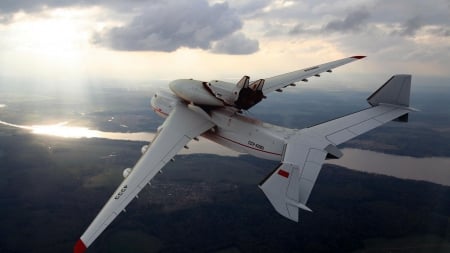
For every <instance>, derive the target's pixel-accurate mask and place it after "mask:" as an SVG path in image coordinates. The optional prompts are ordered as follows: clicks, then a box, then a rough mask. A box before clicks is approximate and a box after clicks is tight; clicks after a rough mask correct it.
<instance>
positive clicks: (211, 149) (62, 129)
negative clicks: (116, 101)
mask: <svg viewBox="0 0 450 253" xmlns="http://www.w3.org/2000/svg"><path fill="white" fill-rule="evenodd" d="M0 124H3V125H7V126H10V127H15V128H20V129H25V130H29V131H31V133H33V134H39V135H49V136H57V137H64V138H103V139H110V140H125V141H143V142H150V141H152V140H153V138H154V137H155V134H154V133H148V132H135V133H121V132H103V131H99V130H92V129H89V128H87V127H78V126H68V122H60V123H58V124H53V125H31V126H24V125H17V124H12V123H8V122H5V121H0ZM199 153H200V154H215V155H223V156H238V155H239V153H237V152H234V151H232V150H229V149H227V148H225V147H222V146H220V145H217V144H215V143H212V142H211V141H209V140H207V139H204V138H202V141H199V142H197V141H193V142H191V143H189V149H183V150H181V152H180V154H199Z"/></svg>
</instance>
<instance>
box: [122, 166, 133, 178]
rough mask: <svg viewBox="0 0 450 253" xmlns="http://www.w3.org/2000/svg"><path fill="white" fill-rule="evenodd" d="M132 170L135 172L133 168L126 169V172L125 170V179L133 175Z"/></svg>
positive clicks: (123, 174)
mask: <svg viewBox="0 0 450 253" xmlns="http://www.w3.org/2000/svg"><path fill="white" fill-rule="evenodd" d="M132 170H133V169H132V168H126V169H124V170H123V173H122V176H123V178H127V177H128V176H129V175H130V174H131V171H132Z"/></svg>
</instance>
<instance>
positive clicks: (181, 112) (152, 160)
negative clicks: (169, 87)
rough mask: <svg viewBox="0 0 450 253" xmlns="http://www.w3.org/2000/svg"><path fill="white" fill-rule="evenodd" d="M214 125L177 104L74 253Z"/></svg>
mask: <svg viewBox="0 0 450 253" xmlns="http://www.w3.org/2000/svg"><path fill="white" fill-rule="evenodd" d="M213 126H214V124H213V123H212V122H211V121H210V120H209V119H207V118H206V117H205V116H204V115H201V114H199V113H197V112H194V111H193V110H191V109H189V108H188V107H187V106H186V105H185V104H181V103H180V104H177V105H176V106H175V108H174V109H173V111H172V112H171V113H170V115H169V117H168V118H167V119H166V121H165V122H164V123H163V125H162V130H161V131H160V132H159V134H158V135H157V136H156V137H155V139H154V140H153V142H152V144H151V145H150V147H149V148H148V150H147V151H146V152H145V153H144V155H143V156H142V157H141V158H140V159H139V161H138V162H137V163H136V165H135V166H134V168H133V170H132V172H131V173H130V175H129V176H128V177H127V178H125V180H123V182H122V183H121V184H120V185H119V187H118V188H117V190H116V191H115V192H114V193H113V195H112V196H111V198H110V199H109V200H108V202H107V203H106V204H105V206H104V207H103V208H102V210H101V211H100V213H99V214H98V215H97V217H96V218H95V219H94V221H93V222H92V223H91V224H90V225H89V227H88V228H87V229H86V231H85V232H84V233H83V235H82V236H81V237H80V240H78V242H77V243H76V244H75V247H74V253H82V252H84V251H85V250H86V248H87V247H89V245H91V244H92V242H93V241H94V240H95V239H96V238H97V237H98V236H99V235H100V234H101V233H102V232H103V230H105V228H106V227H107V226H108V225H109V224H110V223H111V222H112V221H113V220H114V219H115V218H116V217H117V216H118V215H119V214H120V212H122V211H123V210H124V209H125V207H126V206H127V205H128V204H129V203H130V202H131V200H133V199H134V198H135V197H137V194H138V193H139V192H140V191H141V190H142V188H144V187H145V185H146V184H147V183H149V181H150V180H151V179H152V178H153V177H154V176H155V175H156V174H157V173H158V172H159V171H160V170H161V169H162V167H163V166H164V165H165V164H166V163H167V162H168V161H170V159H172V158H173V157H174V156H175V155H176V154H177V153H178V152H179V151H180V149H181V148H183V147H184V146H185V145H186V144H187V143H188V142H189V141H190V140H191V139H193V138H195V137H197V136H198V135H200V134H202V133H204V132H205V131H207V130H208V129H210V128H211V127H213Z"/></svg>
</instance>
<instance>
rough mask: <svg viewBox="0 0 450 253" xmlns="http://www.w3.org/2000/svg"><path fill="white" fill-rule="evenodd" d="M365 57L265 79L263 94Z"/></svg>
mask: <svg viewBox="0 0 450 253" xmlns="http://www.w3.org/2000/svg"><path fill="white" fill-rule="evenodd" d="M364 57H365V56H352V57H348V58H344V59H340V60H337V61H332V62H328V63H324V64H320V65H316V66H312V67H309V68H305V69H300V70H296V71H293V72H289V73H286V74H282V75H278V76H274V77H270V78H266V79H264V86H263V88H262V92H263V94H264V95H267V94H268V93H270V92H272V91H275V90H278V89H282V88H284V87H286V86H288V85H290V84H293V83H296V82H300V81H307V78H309V77H312V76H320V75H319V74H320V73H323V72H331V70H332V69H334V68H337V67H339V66H342V65H345V64H347V63H350V62H353V61H356V60H359V59H362V58H364Z"/></svg>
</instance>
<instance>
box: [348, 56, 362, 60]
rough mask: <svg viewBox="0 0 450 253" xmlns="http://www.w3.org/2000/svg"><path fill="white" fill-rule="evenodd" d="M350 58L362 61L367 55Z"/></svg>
mask: <svg viewBox="0 0 450 253" xmlns="http://www.w3.org/2000/svg"><path fill="white" fill-rule="evenodd" d="M350 58H353V59H357V60H359V59H362V58H366V56H365V55H355V56H352V57H350Z"/></svg>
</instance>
